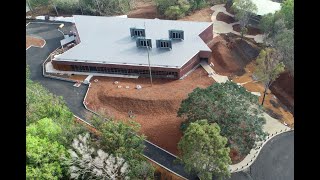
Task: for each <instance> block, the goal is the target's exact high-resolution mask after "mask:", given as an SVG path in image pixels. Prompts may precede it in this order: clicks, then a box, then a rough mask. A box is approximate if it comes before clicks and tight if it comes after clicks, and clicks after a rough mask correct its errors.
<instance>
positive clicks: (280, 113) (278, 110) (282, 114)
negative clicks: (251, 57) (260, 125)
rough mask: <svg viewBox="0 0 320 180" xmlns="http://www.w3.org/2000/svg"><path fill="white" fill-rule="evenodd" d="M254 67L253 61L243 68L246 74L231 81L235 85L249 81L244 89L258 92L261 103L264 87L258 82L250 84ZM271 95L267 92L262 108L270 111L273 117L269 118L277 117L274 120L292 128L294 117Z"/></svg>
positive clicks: (270, 92)
mask: <svg viewBox="0 0 320 180" xmlns="http://www.w3.org/2000/svg"><path fill="white" fill-rule="evenodd" d="M255 67H256V64H255V61H253V62H251V63H250V64H248V65H247V66H246V68H245V70H246V73H245V74H244V75H242V76H235V77H234V78H233V79H232V81H234V82H236V83H244V82H248V81H250V82H249V83H246V84H244V87H245V88H246V89H247V90H248V91H250V92H260V93H261V96H260V97H259V101H260V103H261V102H262V98H263V91H264V86H263V84H262V83H260V82H252V81H253V79H252V74H253V72H254V70H255ZM272 93H273V92H272V91H270V90H269V91H267V95H266V98H265V102H264V104H263V107H265V109H266V110H267V109H269V110H270V111H271V113H272V114H273V115H271V114H270V113H268V114H269V115H270V116H271V117H274V116H277V117H274V118H276V119H279V120H280V121H281V122H286V123H287V124H288V125H290V126H291V127H292V126H293V124H294V117H293V115H292V113H291V112H290V111H288V110H287V108H286V107H285V106H283V102H281V100H279V99H278V98H274V95H273V94H272ZM270 100H272V101H273V102H275V105H276V106H277V107H274V105H272V103H271V102H270Z"/></svg>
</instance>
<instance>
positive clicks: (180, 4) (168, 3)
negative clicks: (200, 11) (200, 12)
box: [156, 0, 190, 19]
mask: <svg viewBox="0 0 320 180" xmlns="http://www.w3.org/2000/svg"><path fill="white" fill-rule="evenodd" d="M156 5H157V8H158V11H159V13H160V14H163V15H165V16H166V17H168V18H169V19H178V18H182V17H184V16H185V15H186V13H187V12H189V9H190V4H189V2H188V0H173V1H172V0H156Z"/></svg>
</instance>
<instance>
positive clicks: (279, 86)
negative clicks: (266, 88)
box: [270, 72, 294, 113]
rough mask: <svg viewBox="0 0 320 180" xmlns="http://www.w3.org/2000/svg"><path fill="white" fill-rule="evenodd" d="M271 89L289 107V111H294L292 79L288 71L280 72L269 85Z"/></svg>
mask: <svg viewBox="0 0 320 180" xmlns="http://www.w3.org/2000/svg"><path fill="white" fill-rule="evenodd" d="M270 89H271V91H272V93H273V94H275V95H276V96H277V97H278V98H279V100H280V101H281V102H282V103H283V104H284V105H285V106H287V107H288V108H289V110H290V112H291V113H293V112H294V79H293V76H291V75H290V74H289V73H288V72H285V73H282V74H280V76H279V77H278V79H276V80H275V81H274V82H273V83H272V85H271V87H270Z"/></svg>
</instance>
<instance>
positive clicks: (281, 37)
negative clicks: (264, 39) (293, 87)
mask: <svg viewBox="0 0 320 180" xmlns="http://www.w3.org/2000/svg"><path fill="white" fill-rule="evenodd" d="M274 48H275V49H277V50H278V51H279V53H280V55H281V56H280V58H281V61H282V62H283V63H284V65H285V67H286V68H287V69H288V70H289V72H290V74H291V75H292V76H294V32H293V29H290V30H287V29H286V30H284V31H282V32H281V33H278V34H277V35H276V36H275V37H274Z"/></svg>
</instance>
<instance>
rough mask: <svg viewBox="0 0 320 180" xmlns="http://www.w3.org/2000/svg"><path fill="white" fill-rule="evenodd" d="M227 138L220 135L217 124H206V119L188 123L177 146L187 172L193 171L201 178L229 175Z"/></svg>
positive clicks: (229, 161) (229, 162)
mask: <svg viewBox="0 0 320 180" xmlns="http://www.w3.org/2000/svg"><path fill="white" fill-rule="evenodd" d="M226 144H227V138H225V137H223V136H221V135H220V128H219V126H218V125H217V124H216V123H214V124H208V122H207V120H200V121H197V122H194V123H190V125H189V126H188V128H187V129H186V131H185V132H184V135H183V137H182V139H181V140H180V142H179V144H178V147H179V149H180V150H181V152H182V157H181V160H182V162H183V163H184V164H185V169H186V171H188V172H193V171H195V172H196V173H197V174H198V175H199V177H200V178H201V179H212V176H213V175H214V176H215V177H219V178H224V177H230V172H229V169H228V168H229V164H231V159H230V157H229V151H230V149H229V148H227V147H226Z"/></svg>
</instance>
